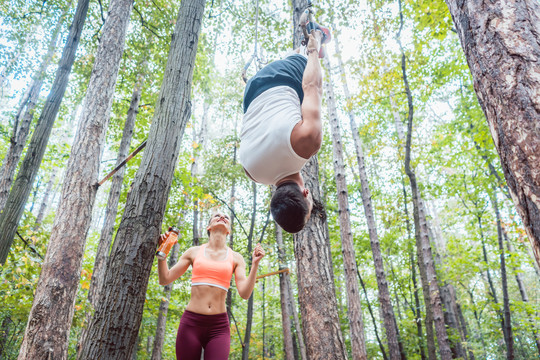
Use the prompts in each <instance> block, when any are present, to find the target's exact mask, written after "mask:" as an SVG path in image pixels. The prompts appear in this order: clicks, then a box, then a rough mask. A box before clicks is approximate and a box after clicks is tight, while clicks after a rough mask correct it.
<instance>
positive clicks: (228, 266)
mask: <svg viewBox="0 0 540 360" xmlns="http://www.w3.org/2000/svg"><path fill="white" fill-rule="evenodd" d="M206 245H207V244H203V245H201V247H200V248H199V251H198V252H197V255H196V256H195V259H193V265H192V272H191V286H197V285H210V286H216V287H218V288H220V289H223V290H225V291H228V290H229V286H230V284H231V279H232V274H233V269H234V260H233V252H232V250H231V249H230V248H229V247H227V255H226V257H225V260H222V261H216V260H212V259H209V258H207V257H206Z"/></svg>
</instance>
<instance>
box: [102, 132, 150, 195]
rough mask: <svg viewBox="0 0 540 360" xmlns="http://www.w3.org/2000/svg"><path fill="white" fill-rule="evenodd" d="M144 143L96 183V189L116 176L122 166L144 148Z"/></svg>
mask: <svg viewBox="0 0 540 360" xmlns="http://www.w3.org/2000/svg"><path fill="white" fill-rule="evenodd" d="M146 141H147V140H144V141H143V142H142V143H141V145H139V146H138V147H137V148H136V149H135V150H134V151H133V152H132V153H131V154H129V155H128V157H127V158H125V159H124V161H122V162H121V163H120V164H118V165H117V166H116V167H115V168H114V169H113V170H112V171H111V172H110V173H109V174H107V176H105V177H104V178H103V179H102V180H101V181H100V182H98V184H97V185H98V187H99V186H101V185H103V183H104V182H105V181H107V180H109V179H110V178H111V177H112V176H113V175H114V174H116V172H117V171H118V170H120V169H121V168H122V166H124V165H126V164H127V163H128V161H129V160H131V159H132V158H133V157H134V156H135V155H137V153H138V152H139V151H141V150H142V149H144V147H145V146H146Z"/></svg>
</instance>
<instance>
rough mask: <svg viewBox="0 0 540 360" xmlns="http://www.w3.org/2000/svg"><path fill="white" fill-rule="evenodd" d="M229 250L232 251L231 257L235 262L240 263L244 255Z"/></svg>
mask: <svg viewBox="0 0 540 360" xmlns="http://www.w3.org/2000/svg"><path fill="white" fill-rule="evenodd" d="M229 249H230V248H229ZM231 251H232V254H233V259H234V261H235V262H237V263H240V262H243V261H244V257H243V256H242V254H240V253H239V252H236V251H234V250H233V249H231Z"/></svg>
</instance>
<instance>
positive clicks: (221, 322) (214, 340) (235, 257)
mask: <svg viewBox="0 0 540 360" xmlns="http://www.w3.org/2000/svg"><path fill="white" fill-rule="evenodd" d="M206 230H207V233H208V236H209V238H208V243H206V244H203V245H201V246H193V247H191V248H189V249H188V250H186V252H185V253H184V254H182V256H181V257H180V259H179V260H178V262H177V263H176V264H175V265H174V266H173V267H172V268H171V269H169V267H168V266H167V262H166V261H165V260H158V276H159V284H160V285H167V284H170V283H172V282H173V281H174V280H176V279H178V278H179V277H180V276H182V275H183V274H184V273H185V272H186V270H187V269H188V268H189V266H190V265H191V266H192V276H191V299H190V301H189V303H188V305H187V307H186V310H185V311H184V314H183V315H182V318H181V320H180V327H179V328H178V334H177V336H176V358H177V359H179V360H191V359H193V360H200V358H201V351H202V349H204V359H205V360H210V359H212V360H219V359H227V358H228V357H229V351H230V346H231V335H230V327H229V319H228V317H227V311H226V306H225V299H226V297H227V291H228V290H229V285H230V282H231V278H232V274H233V273H234V277H235V281H236V288H237V289H238V294H240V296H241V297H242V298H243V299H249V297H250V296H251V293H252V291H253V288H254V286H255V279H256V276H257V269H258V267H259V262H260V261H261V259H262V258H263V256H264V255H265V253H264V250H263V249H262V247H261V245H260V244H257V246H255V249H254V250H253V255H252V267H251V270H250V272H249V275H248V276H247V277H246V262H245V261H244V258H243V257H242V255H240V254H239V253H237V252H235V251H233V250H232V249H231V248H229V247H228V246H227V243H226V240H227V235H228V234H230V232H231V225H230V219H229V216H228V215H226V214H224V213H221V212H218V213H216V214H214V215H213V216H212V217H211V218H210V221H209V223H208V227H207V229H206ZM167 235H168V233H166V234H164V235H161V240H164V239H165V238H166V237H167Z"/></svg>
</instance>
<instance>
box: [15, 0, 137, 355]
mask: <svg viewBox="0 0 540 360" xmlns="http://www.w3.org/2000/svg"><path fill="white" fill-rule="evenodd" d="M132 4H133V2H132V0H113V1H112V2H111V4H110V7H109V16H108V17H107V21H106V22H105V25H104V27H103V35H102V37H101V41H100V43H99V47H98V50H97V54H96V60H95V63H94V67H93V69H92V75H91V77H90V81H89V83H88V89H87V92H86V100H85V105H84V107H83V112H82V115H81V119H80V121H79V127H78V129H77V135H76V136H75V140H74V143H73V146H72V150H71V156H70V158H69V161H68V164H67V168H66V177H65V181H64V185H63V187H62V199H61V201H60V205H59V207H58V210H57V215H56V218H55V220H54V224H53V229H52V232H51V236H50V240H49V245H48V249H47V254H46V255H45V260H44V262H43V266H42V271H41V275H40V278H39V282H38V285H37V289H36V293H35V297H34V303H33V305H32V310H31V312H30V317H29V320H28V326H27V328H26V333H25V337H24V341H23V345H22V348H21V352H20V354H19V359H46V358H48V356H50V355H51V350H52V354H54V356H55V357H58V358H64V359H65V358H67V348H68V335H69V329H70V327H71V320H72V318H73V311H74V309H73V306H74V304H75V298H76V294H77V287H78V285H79V279H80V273H81V266H82V259H83V254H84V246H85V242H86V235H87V233H88V229H89V227H90V221H91V218H92V208H93V205H94V200H95V197H96V192H97V186H96V184H97V181H98V175H99V162H100V155H101V152H102V150H103V146H104V140H105V133H106V130H107V126H108V121H109V115H110V110H111V107H112V101H113V95H114V88H115V85H116V77H117V75H118V69H119V67H120V60H121V58H122V53H123V52H124V39H125V34H126V30H127V26H128V23H129V15H130V13H131V8H132Z"/></svg>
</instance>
